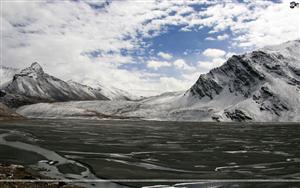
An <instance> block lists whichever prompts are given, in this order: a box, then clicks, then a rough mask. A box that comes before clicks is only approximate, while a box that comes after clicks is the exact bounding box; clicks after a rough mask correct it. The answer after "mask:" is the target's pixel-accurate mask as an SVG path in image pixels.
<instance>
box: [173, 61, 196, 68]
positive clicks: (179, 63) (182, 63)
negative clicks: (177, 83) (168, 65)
mask: <svg viewBox="0 0 300 188" xmlns="http://www.w3.org/2000/svg"><path fill="white" fill-rule="evenodd" d="M173 64H174V66H175V67H176V68H177V69H182V70H194V67H192V66H190V65H188V64H187V63H186V62H185V61H184V60H183V59H177V60H176V61H174V62H173Z"/></svg>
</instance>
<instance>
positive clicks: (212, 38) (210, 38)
mask: <svg viewBox="0 0 300 188" xmlns="http://www.w3.org/2000/svg"><path fill="white" fill-rule="evenodd" d="M205 40H216V39H215V38H214V37H206V38H205Z"/></svg>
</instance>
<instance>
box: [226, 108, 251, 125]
mask: <svg viewBox="0 0 300 188" xmlns="http://www.w3.org/2000/svg"><path fill="white" fill-rule="evenodd" d="M225 115H226V116H227V117H228V118H230V119H231V120H233V121H239V122H242V121H250V120H252V119H253V118H252V117H250V116H249V115H247V114H246V113H245V112H243V111H242V110H238V109H235V110H234V111H232V112H231V111H225Z"/></svg>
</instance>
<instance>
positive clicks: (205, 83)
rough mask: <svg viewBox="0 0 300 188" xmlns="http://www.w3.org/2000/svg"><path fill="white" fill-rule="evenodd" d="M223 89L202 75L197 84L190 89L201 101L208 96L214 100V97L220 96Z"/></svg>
mask: <svg viewBox="0 0 300 188" xmlns="http://www.w3.org/2000/svg"><path fill="white" fill-rule="evenodd" d="M222 89H223V88H222V87H221V86H220V85H219V84H218V83H217V82H215V81H214V80H213V79H211V78H207V77H206V75H201V76H200V78H199V79H198V80H197V82H196V84H195V85H194V86H193V87H192V88H191V89H190V91H191V93H192V94H193V95H195V96H198V97H199V98H200V99H201V98H203V97H205V96H207V97H209V98H210V99H213V96H214V95H218V94H219V93H220V92H221V91H222Z"/></svg>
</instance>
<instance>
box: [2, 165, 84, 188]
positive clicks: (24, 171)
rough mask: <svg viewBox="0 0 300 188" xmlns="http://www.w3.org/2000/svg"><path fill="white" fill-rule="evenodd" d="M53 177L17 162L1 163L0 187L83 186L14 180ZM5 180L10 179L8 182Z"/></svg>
mask: <svg viewBox="0 0 300 188" xmlns="http://www.w3.org/2000/svg"><path fill="white" fill-rule="evenodd" d="M43 179H51V178H49V177H46V176H44V175H41V174H39V173H38V172H37V171H35V170H33V169H31V168H27V167H24V166H22V165H15V164H0V180H1V181H0V187H3V188H15V187H22V188H83V187H81V186H77V185H71V184H67V183H65V182H59V181H57V182H56V181H55V182H28V181H24V182H20V181H18V182H17V181H16V182H14V181H12V180H43ZM3 180H8V181H7V182H5V181H3Z"/></svg>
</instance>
